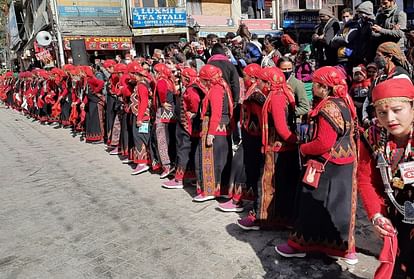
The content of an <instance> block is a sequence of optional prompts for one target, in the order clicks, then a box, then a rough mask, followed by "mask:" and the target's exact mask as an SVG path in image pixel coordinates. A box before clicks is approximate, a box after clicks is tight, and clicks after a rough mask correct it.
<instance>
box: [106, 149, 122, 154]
mask: <svg viewBox="0 0 414 279" xmlns="http://www.w3.org/2000/svg"><path fill="white" fill-rule="evenodd" d="M119 154H121V152H120V151H119V149H118V148H115V149H114V150H112V151H111V152H109V155H119Z"/></svg>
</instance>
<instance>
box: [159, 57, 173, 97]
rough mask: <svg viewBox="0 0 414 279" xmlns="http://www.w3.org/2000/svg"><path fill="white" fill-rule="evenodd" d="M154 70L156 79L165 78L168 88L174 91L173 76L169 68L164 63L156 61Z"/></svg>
mask: <svg viewBox="0 0 414 279" xmlns="http://www.w3.org/2000/svg"><path fill="white" fill-rule="evenodd" d="M154 71H155V72H157V73H158V75H159V76H158V78H157V80H159V79H164V80H166V81H167V83H168V87H169V89H170V90H172V91H173V92H176V90H175V81H174V77H173V74H172V72H171V70H170V69H169V68H168V67H167V65H165V64H164V63H158V64H156V65H155V66H154Z"/></svg>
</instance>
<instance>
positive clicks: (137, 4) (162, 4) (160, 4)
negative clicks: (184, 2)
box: [133, 0, 181, 8]
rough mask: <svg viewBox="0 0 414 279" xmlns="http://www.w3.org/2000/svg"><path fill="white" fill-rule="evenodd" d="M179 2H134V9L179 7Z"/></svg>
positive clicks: (137, 0) (142, 0) (171, 0)
mask: <svg viewBox="0 0 414 279" xmlns="http://www.w3.org/2000/svg"><path fill="white" fill-rule="evenodd" d="M180 3H181V1H179V0H134V2H133V4H134V7H140V8H151V7H178V6H179V4H180Z"/></svg>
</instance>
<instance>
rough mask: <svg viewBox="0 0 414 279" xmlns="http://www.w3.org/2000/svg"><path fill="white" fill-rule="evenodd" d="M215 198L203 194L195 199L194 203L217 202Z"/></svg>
mask: <svg viewBox="0 0 414 279" xmlns="http://www.w3.org/2000/svg"><path fill="white" fill-rule="evenodd" d="M215 199H216V197H215V196H205V195H203V194H199V195H197V196H195V197H194V198H193V202H205V201H211V200H215Z"/></svg>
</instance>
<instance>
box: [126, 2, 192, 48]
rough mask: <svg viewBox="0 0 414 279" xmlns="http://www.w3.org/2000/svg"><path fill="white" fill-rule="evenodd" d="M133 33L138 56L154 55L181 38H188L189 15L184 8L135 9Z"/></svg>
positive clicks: (133, 12)
mask: <svg viewBox="0 0 414 279" xmlns="http://www.w3.org/2000/svg"><path fill="white" fill-rule="evenodd" d="M131 24H132V28H133V29H132V33H133V36H134V38H133V42H134V44H135V49H136V51H137V55H142V56H146V55H152V54H153V51H154V49H156V48H158V49H163V48H164V47H166V46H167V45H169V44H171V43H177V42H178V41H179V40H180V38H188V28H187V13H186V10H185V8H183V7H135V8H133V9H132V21H131Z"/></svg>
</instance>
